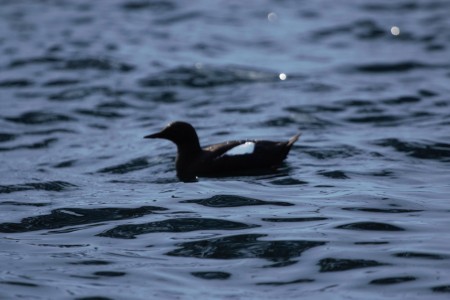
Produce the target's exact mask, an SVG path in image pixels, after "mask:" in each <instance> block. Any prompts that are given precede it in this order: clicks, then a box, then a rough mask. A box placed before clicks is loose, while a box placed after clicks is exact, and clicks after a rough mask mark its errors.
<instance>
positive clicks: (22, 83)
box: [0, 79, 34, 88]
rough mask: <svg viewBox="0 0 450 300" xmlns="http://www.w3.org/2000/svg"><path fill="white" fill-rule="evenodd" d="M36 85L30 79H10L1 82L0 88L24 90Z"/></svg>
mask: <svg viewBox="0 0 450 300" xmlns="http://www.w3.org/2000/svg"><path fill="white" fill-rule="evenodd" d="M32 85H34V82H33V81H31V80H29V79H8V80H2V81H0V88H23V87H28V86H32Z"/></svg>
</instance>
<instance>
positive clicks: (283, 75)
mask: <svg viewBox="0 0 450 300" xmlns="http://www.w3.org/2000/svg"><path fill="white" fill-rule="evenodd" d="M278 77H279V78H280V79H281V80H286V78H287V76H286V74H284V73H280V75H278Z"/></svg>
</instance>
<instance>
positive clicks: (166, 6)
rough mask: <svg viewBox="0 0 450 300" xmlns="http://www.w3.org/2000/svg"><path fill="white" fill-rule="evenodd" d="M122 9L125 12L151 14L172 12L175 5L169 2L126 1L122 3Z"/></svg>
mask: <svg viewBox="0 0 450 300" xmlns="http://www.w3.org/2000/svg"><path fill="white" fill-rule="evenodd" d="M121 6H122V9H124V10H127V11H148V10H150V11H152V12H155V11H156V12H166V11H169V12H170V11H173V10H174V9H176V5H175V4H174V3H173V2H169V1H146V0H136V1H127V2H125V3H123V4H122V5H121Z"/></svg>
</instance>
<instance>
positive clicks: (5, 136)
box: [0, 132, 17, 143]
mask: <svg viewBox="0 0 450 300" xmlns="http://www.w3.org/2000/svg"><path fill="white" fill-rule="evenodd" d="M16 138H17V135H16V134H12V133H7V132H0V143H5V142H9V141H13V140H15V139H16Z"/></svg>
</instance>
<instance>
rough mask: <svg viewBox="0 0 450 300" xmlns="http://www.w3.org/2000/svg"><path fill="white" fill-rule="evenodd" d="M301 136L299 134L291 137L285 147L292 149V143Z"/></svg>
mask: <svg viewBox="0 0 450 300" xmlns="http://www.w3.org/2000/svg"><path fill="white" fill-rule="evenodd" d="M301 135H302V133H301V132H299V133H297V134H296V135H294V136H293V137H291V138H290V139H289V141H288V143H287V146H288V147H289V148H290V147H292V145H294V143H295V142H296V141H297V140H298V139H299V138H300V136H301Z"/></svg>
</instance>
